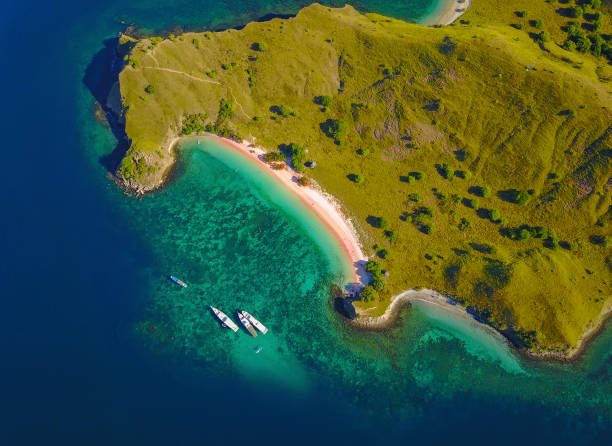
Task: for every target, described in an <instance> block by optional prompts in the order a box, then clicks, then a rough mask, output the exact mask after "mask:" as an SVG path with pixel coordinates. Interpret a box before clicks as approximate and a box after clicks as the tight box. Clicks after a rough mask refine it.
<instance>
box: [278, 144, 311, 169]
mask: <svg viewBox="0 0 612 446" xmlns="http://www.w3.org/2000/svg"><path fill="white" fill-rule="evenodd" d="M283 151H284V152H285V154H286V155H287V156H288V157H289V158H290V160H291V165H292V166H293V168H294V169H295V170H296V172H303V171H304V163H305V162H306V149H305V148H304V147H302V146H300V145H298V144H295V143H291V144H289V145H288V146H285V147H284V148H283Z"/></svg>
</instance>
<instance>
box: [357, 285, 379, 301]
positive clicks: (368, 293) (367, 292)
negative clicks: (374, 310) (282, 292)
mask: <svg viewBox="0 0 612 446" xmlns="http://www.w3.org/2000/svg"><path fill="white" fill-rule="evenodd" d="M359 298H360V299H361V300H362V301H363V302H373V301H375V300H377V299H378V293H377V292H376V290H375V289H374V287H372V286H370V285H368V286H366V287H364V288H363V289H362V290H361V292H360V293H359Z"/></svg>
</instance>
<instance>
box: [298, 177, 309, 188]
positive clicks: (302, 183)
mask: <svg viewBox="0 0 612 446" xmlns="http://www.w3.org/2000/svg"><path fill="white" fill-rule="evenodd" d="M298 184H299V185H300V186H304V187H306V186H308V185H309V184H310V179H309V178H308V177H307V176H306V175H302V176H301V177H300V178H299V179H298Z"/></svg>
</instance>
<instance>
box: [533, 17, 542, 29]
mask: <svg viewBox="0 0 612 446" xmlns="http://www.w3.org/2000/svg"><path fill="white" fill-rule="evenodd" d="M535 27H536V28H538V29H542V28H543V27H544V22H543V21H542V19H537V20H536V21H535Z"/></svg>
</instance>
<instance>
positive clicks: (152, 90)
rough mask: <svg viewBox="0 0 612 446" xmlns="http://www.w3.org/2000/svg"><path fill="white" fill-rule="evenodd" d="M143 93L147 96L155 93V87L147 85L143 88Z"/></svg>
mask: <svg viewBox="0 0 612 446" xmlns="http://www.w3.org/2000/svg"><path fill="white" fill-rule="evenodd" d="M145 91H146V92H147V93H149V94H153V93H155V85H152V84H149V85H147V86H146V87H145Z"/></svg>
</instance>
